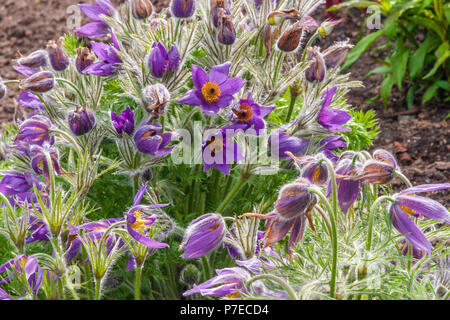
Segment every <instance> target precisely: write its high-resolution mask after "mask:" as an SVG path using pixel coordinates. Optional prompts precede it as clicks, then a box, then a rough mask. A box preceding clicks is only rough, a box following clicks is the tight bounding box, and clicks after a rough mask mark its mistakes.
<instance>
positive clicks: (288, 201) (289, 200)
mask: <svg viewBox="0 0 450 320" xmlns="http://www.w3.org/2000/svg"><path fill="white" fill-rule="evenodd" d="M310 187H311V184H310V183H309V182H308V181H307V180H305V179H302V178H300V179H297V180H296V181H295V182H293V183H288V184H286V185H285V186H283V187H282V188H281V190H280V194H279V196H278V200H277V201H276V202H275V204H274V208H275V211H276V213H277V214H278V215H279V216H280V217H282V218H283V219H285V220H290V219H293V218H296V217H299V216H300V215H302V214H306V213H307V212H308V211H309V210H310V209H311V207H312V206H313V205H315V203H316V202H317V199H316V197H315V196H314V195H313V194H312V193H310V192H309V190H308V189H309V188H310Z"/></svg>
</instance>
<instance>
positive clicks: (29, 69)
mask: <svg viewBox="0 0 450 320" xmlns="http://www.w3.org/2000/svg"><path fill="white" fill-rule="evenodd" d="M16 62H17V65H16V66H14V67H13V68H14V70H15V71H17V72H19V73H20V74H22V75H24V76H26V77H29V76H31V75H32V74H34V73H36V72H38V70H39V68H40V67H45V66H46V65H47V52H46V51H45V50H37V51H34V52H32V53H30V54H29V55H28V56H26V57H22V58H20V59H17V61H16Z"/></svg>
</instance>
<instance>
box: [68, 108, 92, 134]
mask: <svg viewBox="0 0 450 320" xmlns="http://www.w3.org/2000/svg"><path fill="white" fill-rule="evenodd" d="M67 122H68V123H69V128H70V130H72V132H73V133H74V134H75V135H76V136H82V135H84V134H86V133H88V132H89V131H91V130H92V128H93V127H94V125H95V115H94V112H92V110H88V109H87V108H86V104H85V105H84V106H83V107H82V108H78V107H77V108H76V109H75V110H72V111H70V112H69V113H68V115H67Z"/></svg>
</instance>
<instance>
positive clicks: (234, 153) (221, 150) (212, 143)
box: [202, 129, 244, 175]
mask: <svg viewBox="0 0 450 320" xmlns="http://www.w3.org/2000/svg"><path fill="white" fill-rule="evenodd" d="M226 131H227V132H225V130H219V131H218V132H217V133H216V134H214V135H211V136H209V137H208V138H207V139H206V141H205V142H204V143H203V146H202V159H203V163H204V167H203V171H208V170H209V169H211V168H212V167H216V169H218V170H219V171H221V172H222V173H223V174H226V175H229V174H230V164H231V163H233V162H238V161H240V160H242V159H244V157H243V156H242V150H241V149H240V148H239V146H238V144H237V143H236V142H234V140H232V139H231V138H230V136H231V135H230V134H228V133H229V132H228V131H231V132H234V130H231V129H230V130H226Z"/></svg>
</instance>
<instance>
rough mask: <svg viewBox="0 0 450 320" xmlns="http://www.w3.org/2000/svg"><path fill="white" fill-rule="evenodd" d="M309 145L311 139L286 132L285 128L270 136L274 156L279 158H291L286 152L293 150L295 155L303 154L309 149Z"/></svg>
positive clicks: (270, 145) (270, 146)
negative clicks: (304, 138) (303, 138)
mask: <svg viewBox="0 0 450 320" xmlns="http://www.w3.org/2000/svg"><path fill="white" fill-rule="evenodd" d="M309 145H310V141H309V140H302V139H299V138H297V137H294V136H291V135H289V134H287V133H284V132H283V130H278V131H276V132H275V133H272V134H271V135H270V137H269V148H270V150H271V152H272V157H276V158H279V159H280V158H281V159H289V156H288V155H287V154H286V152H291V153H292V154H293V155H294V156H301V155H303V154H305V152H306V150H308V147H309Z"/></svg>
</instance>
